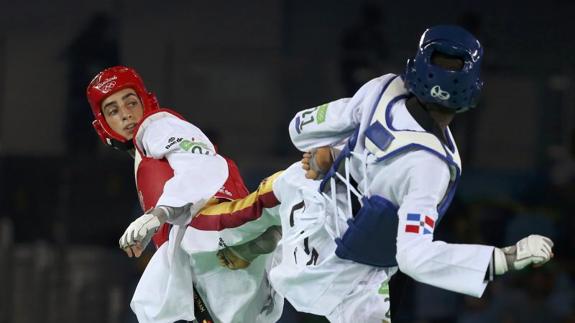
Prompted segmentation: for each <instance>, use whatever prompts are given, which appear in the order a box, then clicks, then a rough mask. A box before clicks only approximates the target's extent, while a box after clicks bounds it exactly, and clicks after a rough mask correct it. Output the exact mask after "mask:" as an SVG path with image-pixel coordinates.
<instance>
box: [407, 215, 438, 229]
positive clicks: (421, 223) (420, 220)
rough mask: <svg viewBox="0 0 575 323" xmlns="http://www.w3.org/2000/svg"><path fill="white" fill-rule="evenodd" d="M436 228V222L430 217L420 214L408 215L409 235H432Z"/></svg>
mask: <svg viewBox="0 0 575 323" xmlns="http://www.w3.org/2000/svg"><path fill="white" fill-rule="evenodd" d="M434 227H435V220H433V219H432V218H431V217H430V216H427V215H423V214H419V213H408V214H407V223H406V224H405V232H408V233H417V234H419V233H423V234H431V233H433V228H434Z"/></svg>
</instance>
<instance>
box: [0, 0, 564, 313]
mask: <svg viewBox="0 0 575 323" xmlns="http://www.w3.org/2000/svg"><path fill="white" fill-rule="evenodd" d="M573 12H575V2H573V1H568V0H548V1H545V2H531V1H523V2H516V1H513V2H512V1H495V0H484V1H472V0H466V1H456V0H451V1H417V0H413V1H408V2H400V1H365V0H353V1H352V0H340V1H329V0H315V1H304V0H267V1H265V0H253V1H196V0H173V1H163V2H160V1H151V0H139V1H133V0H100V1H88V0H75V1H65V0H51V1H40V0H20V1H7V0H2V1H0V210H1V212H0V323H8V322H10V323H12V322H13V323H28V322H45V323H52V322H59V323H67V322H71V323H72V322H74V323H75V322H82V323H90V322H108V323H120V322H135V318H134V316H133V315H132V314H131V312H130V310H129V306H128V304H129V299H130V297H131V294H132V292H133V290H134V288H135V285H136V283H137V280H138V277H139V275H140V274H141V272H142V270H143V268H144V267H145V263H146V259H141V260H138V261H134V260H133V259H128V258H127V257H125V256H124V255H123V254H122V252H121V251H120V250H119V249H118V248H117V240H118V238H119V237H120V235H121V234H122V232H123V231H124V229H125V227H126V226H127V225H128V224H129V223H130V222H131V221H132V220H133V219H134V218H135V217H137V216H139V215H140V214H141V211H140V210H139V205H138V202H137V196H136V190H135V188H134V180H133V170H132V167H133V166H132V165H133V162H132V160H131V158H130V157H128V156H127V155H126V154H124V153H121V152H118V151H112V150H111V149H108V148H106V147H104V146H103V145H102V144H101V143H100V142H99V140H98V138H97V136H96V134H95V132H94V131H93V130H92V128H91V124H90V123H91V120H92V118H91V113H90V109H89V106H88V104H87V102H86V100H85V96H84V93H85V88H86V85H87V83H88V82H89V81H90V79H91V78H92V77H93V76H94V75H95V74H96V73H97V72H98V71H100V70H101V69H103V68H105V67H108V66H111V65H115V64H124V65H128V66H131V67H134V68H136V69H137V70H138V71H139V72H140V74H141V75H142V77H143V78H144V80H145V81H146V83H147V86H148V88H149V89H151V90H153V91H154V92H155V93H156V94H157V96H158V98H159V100H160V103H161V104H162V106H165V107H170V108H173V109H175V110H176V111H178V112H180V113H181V114H183V115H184V116H185V117H186V118H187V119H188V120H190V121H191V122H193V123H194V124H196V125H197V126H199V127H200V128H201V129H204V130H206V132H207V133H208V135H209V136H210V138H212V140H213V141H215V142H216V143H217V144H218V146H219V148H220V151H221V152H222V153H223V154H225V155H227V156H229V157H231V158H233V159H235V160H236V162H237V163H238V165H239V167H240V170H241V172H242V174H243V176H244V177H245V180H246V183H247V184H248V186H249V187H250V189H253V188H255V187H256V185H257V183H258V182H259V181H260V180H261V179H262V178H263V177H265V176H267V175H269V174H271V173H273V172H275V171H276V170H278V169H282V168H285V167H286V166H288V165H289V164H291V163H292V162H294V161H295V160H297V159H298V158H299V156H300V155H299V153H298V152H297V151H296V150H295V149H294V148H293V147H292V145H291V143H290V141H289V137H288V133H287V125H288V123H289V121H290V119H291V117H292V116H293V115H294V114H295V112H296V111H299V110H302V109H304V108H310V107H314V106H317V105H320V104H322V103H325V102H328V101H332V100H335V99H338V98H341V97H346V96H351V95H352V94H353V93H354V92H355V90H357V89H358V88H359V86H360V85H361V84H363V83H364V82H366V81H368V80H369V79H371V78H373V77H377V76H379V75H381V74H385V73H402V72H403V69H404V66H405V62H406V60H407V58H409V57H412V56H413V55H414V54H415V50H416V48H417V43H418V41H419V36H420V35H421V33H422V32H423V31H424V30H425V28H426V27H428V26H431V25H435V24H444V23H451V24H459V25H461V26H463V27H465V28H466V29H468V30H469V31H471V32H472V33H474V34H475V35H476V36H477V37H478V38H479V39H480V40H481V42H482V43H483V45H484V47H485V60H484V68H483V78H484V80H485V87H484V93H483V96H482V101H481V104H480V106H479V107H478V108H477V109H475V110H473V111H471V112H468V113H466V114H463V115H459V116H458V117H457V118H456V120H455V123H454V124H453V126H452V128H453V129H454V132H455V134H456V138H457V141H458V144H459V148H460V151H461V154H462V158H463V163H464V167H463V177H462V182H461V184H460V187H459V191H458V193H457V195H456V200H455V202H454V203H453V204H452V207H451V209H450V210H449V212H448V214H447V216H446V217H445V220H444V222H442V225H441V226H440V227H439V229H438V231H437V238H438V239H442V240H445V241H449V242H462V243H484V244H492V245H497V246H505V245H510V244H512V243H514V242H515V241H516V240H518V239H519V238H521V237H523V236H525V235H528V234H530V233H539V234H545V235H547V236H549V237H551V238H553V240H554V241H555V258H554V259H553V261H552V262H551V263H550V264H548V265H546V266H545V267H544V268H541V269H539V270H525V271H522V272H519V273H513V274H510V275H507V276H505V277H504V278H503V279H498V280H497V281H496V282H494V283H492V284H491V285H490V286H489V287H488V289H487V291H486V293H485V295H484V296H483V298H481V299H475V298H470V297H465V296H461V295H458V294H454V293H450V292H445V291H442V290H439V289H436V288H432V287H429V286H426V285H422V284H418V283H415V282H413V281H412V280H410V279H407V278H406V277H405V276H403V277H402V276H399V275H398V276H397V277H396V278H394V282H393V285H392V313H393V315H394V322H395V323H396V322H417V323H443V322H446V323H449V322H454V323H455V322H457V323H479V322H503V323H517V322H534V323H535V322H546V323H554V322H559V323H567V322H575V301H574V300H575V288H574V286H575V282H574V279H575V254H574V251H575V234H574V232H575V217H574V216H573V214H572V210H573V208H574V206H575V132H574V128H575V83H574V80H575V55H574V54H573V53H574V52H575V41H574V40H573V36H572V32H573V31H574V30H575V21H574V19H573ZM281 322H284V323H291V322H294V323H298V322H325V320H324V319H322V318H318V317H313V316H311V315H304V314H301V313H297V312H295V311H294V310H293V309H290V307H289V306H287V307H286V310H285V312H284V317H283V318H282V321H281Z"/></svg>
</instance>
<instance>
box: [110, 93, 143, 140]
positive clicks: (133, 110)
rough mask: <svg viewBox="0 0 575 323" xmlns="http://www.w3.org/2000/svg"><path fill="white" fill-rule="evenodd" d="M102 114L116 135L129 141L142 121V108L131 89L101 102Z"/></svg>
mask: <svg viewBox="0 0 575 323" xmlns="http://www.w3.org/2000/svg"><path fill="white" fill-rule="evenodd" d="M101 109H102V114H104V118H105V119H106V122H107V123H108V126H110V128H112V130H114V131H115V132H116V133H118V134H119V135H121V136H122V137H124V138H126V139H128V140H130V139H132V138H133V137H134V130H135V129H136V125H137V124H138V123H139V122H140V120H142V116H143V115H144V107H143V106H142V102H141V101H140V98H139V97H138V95H136V92H135V91H134V90H133V89H130V88H128V89H123V90H120V91H118V92H116V93H114V94H112V95H110V96H109V97H107V98H106V99H104V101H102V106H101Z"/></svg>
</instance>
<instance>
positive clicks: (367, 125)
mask: <svg viewBox="0 0 575 323" xmlns="http://www.w3.org/2000/svg"><path fill="white" fill-rule="evenodd" d="M482 57H483V49H482V47H481V44H480V43H479V41H478V40H477V39H476V38H475V37H474V36H473V35H472V34H470V33H469V32H467V31H466V30H464V29H462V28H460V27H457V26H436V27H432V28H429V29H428V30H426V31H425V33H424V34H423V35H422V37H421V41H420V43H419V47H418V50H417V53H416V55H415V57H414V58H413V59H410V60H408V62H407V69H406V72H405V74H404V75H394V74H386V75H383V76H381V77H378V78H376V79H373V80H371V81H370V82H368V83H366V84H365V85H364V86H363V87H361V88H360V89H359V90H358V91H357V93H356V94H355V95H354V96H353V97H351V98H345V99H340V100H336V101H332V102H330V103H327V104H323V105H321V106H318V107H315V108H311V109H307V110H303V111H301V112H299V113H297V115H296V116H295V117H294V119H293V120H292V122H291V123H290V127H289V130H290V135H291V139H292V141H293V143H294V145H295V146H296V147H297V148H298V149H300V150H301V151H302V152H305V153H304V159H303V161H302V162H303V168H304V170H305V171H306V177H308V178H312V179H318V178H323V181H322V182H321V185H319V186H320V192H321V194H322V197H323V198H324V199H325V200H327V201H329V202H328V203H327V204H328V206H327V210H328V211H329V212H330V215H329V216H327V217H325V218H322V217H321V216H322V215H321V212H315V213H314V211H313V209H314V207H313V205H310V203H311V202H310V201H295V200H294V201H292V202H293V203H292V204H293V208H292V212H291V214H290V219H289V220H290V223H289V225H285V226H284V229H283V232H284V233H283V241H284V242H283V255H284V257H283V259H282V263H281V264H280V265H279V266H276V267H275V268H274V269H273V270H272V273H271V275H270V276H271V281H272V284H273V285H274V287H275V288H276V289H277V290H278V292H280V294H286V295H287V294H289V293H292V294H294V293H295V292H294V291H293V288H295V287H294V286H297V284H294V283H293V282H297V281H298V280H302V281H303V280H305V279H302V277H301V276H302V275H303V273H305V272H307V271H306V270H307V269H306V268H310V266H318V267H320V268H321V266H322V265H323V264H324V263H325V262H326V261H332V262H333V264H332V266H336V264H341V265H343V264H345V261H347V260H353V261H355V262H356V263H362V264H366V265H370V266H371V267H373V268H381V271H378V272H377V274H375V272H374V274H373V275H372V276H370V277H368V276H367V275H362V276H361V277H360V275H358V274H357V271H355V272H349V277H345V276H343V275H342V274H341V272H336V271H335V270H331V271H329V270H327V269H329V268H330V267H326V266H324V267H323V268H326V270H325V272H323V276H321V277H322V278H321V283H318V286H321V287H322V288H325V289H326V290H329V287H325V286H331V285H333V284H335V283H336V282H338V281H345V282H346V283H349V285H350V286H351V287H350V288H349V290H346V291H344V290H339V291H338V292H339V293H332V294H333V295H329V296H326V295H328V294H329V293H324V294H323V295H324V296H322V297H323V298H321V300H322V301H321V302H320V301H317V302H315V303H317V304H321V306H317V307H313V306H314V302H313V301H311V300H309V299H306V298H305V296H306V295H308V294H309V293H310V292H309V289H308V292H307V294H306V293H305V291H303V290H302V292H301V294H302V295H301V296H300V297H301V299H304V300H306V302H298V301H297V297H292V298H290V297H289V295H288V297H287V298H288V300H289V301H290V303H292V304H293V305H294V306H295V307H296V308H299V309H303V310H306V311H311V312H314V311H315V312H318V313H319V312H321V311H324V313H325V312H326V311H327V312H328V313H329V315H327V316H328V318H330V320H332V321H336V318H337V317H338V315H339V317H342V318H343V319H342V322H344V321H346V320H353V319H354V317H351V316H354V315H364V317H362V319H361V320H357V321H362V322H370V321H377V319H379V320H381V317H376V316H377V315H378V314H377V313H376V312H373V313H369V311H366V310H363V311H362V312H361V313H359V314H358V312H354V311H353V310H352V309H351V308H354V306H355V307H357V306H356V305H357V304H365V303H366V302H373V305H374V306H377V304H378V301H377V300H376V299H374V298H373V297H370V296H369V295H368V294H365V291H366V290H370V289H373V290H374V291H373V293H377V292H378V291H379V293H380V294H381V298H382V299H384V298H386V297H387V294H386V293H387V292H388V289H387V288H385V287H386V284H387V281H388V280H389V278H390V277H391V276H392V275H393V274H394V273H395V272H396V270H397V269H399V270H401V271H402V272H404V273H405V274H407V275H409V276H411V277H412V278H414V279H415V280H417V281H420V282H424V283H426V284H429V285H433V286H436V287H440V288H444V289H447V290H451V291H455V292H459V293H463V294H467V295H472V296H476V297H480V296H481V295H482V294H483V292H484V290H485V288H486V286H487V284H488V282H489V281H491V280H492V279H493V277H494V276H495V275H501V274H504V273H505V272H507V271H509V270H519V269H522V268H525V267H527V266H530V265H542V264H544V263H545V262H547V261H549V260H550V258H551V257H552V256H553V252H552V247H553V242H552V241H551V240H550V239H548V238H546V237H542V236H539V235H530V236H528V237H526V238H524V239H522V240H520V241H519V242H517V244H516V245H514V246H509V247H505V248H497V247H493V246H487V245H470V244H449V243H445V242H442V241H437V240H434V239H433V233H434V231H435V229H436V227H437V226H438V224H439V223H440V221H441V218H442V216H443V215H444V213H445V211H446V210H447V208H448V206H449V204H450V202H451V200H452V197H453V195H454V192H455V189H456V187H457V183H458V181H459V178H460V175H461V160H460V157H459V152H458V149H457V146H456V144H455V141H454V139H453V136H452V134H451V131H450V129H449V124H450V122H451V121H452V119H453V117H454V116H455V114H457V113H460V112H463V111H466V110H469V109H471V108H473V107H475V106H476V104H477V101H478V97H479V94H480V92H481V88H482V81H481V78H480V66H481V61H482ZM332 162H333V165H332V166H331V168H328V167H325V166H323V167H322V165H325V164H331V163H332ZM289 171H290V170H289V169H288V170H287V171H286V172H289ZM296 175H297V174H296ZM284 177H287V175H284ZM280 195H281V194H280ZM357 202H359V203H357ZM289 203H291V202H290V201H287V200H285V199H283V200H282V205H283V206H284V207H287V206H286V205H287V204H289ZM320 204H321V203H320ZM315 209H316V210H317V209H318V208H317V207H316V208H315ZM298 223H303V224H305V225H303V224H302V228H305V229H301V230H300V229H298V230H295V229H294V230H286V228H285V227H288V228H289V227H297V226H298ZM304 231H305V232H304ZM324 231H325V232H326V234H323V235H322V232H324ZM330 236H335V242H333V241H332V242H330ZM298 237H299V238H298ZM303 237H305V239H303ZM330 245H334V247H333V248H331V247H330ZM330 248H331V249H335V253H336V254H337V256H339V259H340V260H341V261H342V262H340V263H338V262H337V261H336V260H334V259H333V258H330V257H329V256H328V255H329V250H331V249H330ZM324 250H326V251H327V252H324ZM312 251H314V252H315V257H311V258H310V260H309V261H307V262H306V261H302V259H301V257H300V259H299V262H298V257H297V255H298V254H299V253H302V255H304V254H303V253H304V252H305V253H306V254H307V255H311V256H314V253H313V252H312ZM292 254H293V256H290V255H292ZM306 260H307V259H306ZM274 271H275V272H274ZM316 272H317V271H316ZM382 272H383V274H382ZM310 273H311V271H310ZM330 275H331V276H330ZM312 276H313V275H311V274H310V277H308V278H309V279H308V280H311V279H312ZM316 276H317V275H316ZM326 277H333V279H329V278H326ZM316 279H317V278H316ZM290 283H291V285H290ZM329 284H331V285H329ZM380 284H381V286H382V288H381V289H377V287H379V286H380ZM374 286H375V287H374ZM318 288H319V287H318ZM361 293H364V295H366V296H365V297H364V296H357V295H360V294H361ZM337 294H339V295H337ZM354 295H355V296H354ZM346 297H347V298H350V297H357V299H356V301H355V305H354V304H353V303H350V302H347V304H348V305H349V306H348V307H342V305H341V304H343V303H338V302H341V301H342V300H343V299H344V298H346ZM362 297H364V298H362ZM318 299H319V298H318ZM387 299H388V297H387ZM380 303H383V302H380ZM336 304H339V305H336ZM330 306H331V307H330ZM364 308H365V306H364ZM387 314H388V317H387V318H389V313H387ZM349 315H351V316H350V317H348V316H349ZM365 315H371V316H369V317H367V316H365ZM355 318H357V317H355Z"/></svg>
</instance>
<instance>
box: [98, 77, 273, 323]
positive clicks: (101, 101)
mask: <svg viewBox="0 0 575 323" xmlns="http://www.w3.org/2000/svg"><path fill="white" fill-rule="evenodd" d="M87 97H88V101H89V103H90V106H91V108H92V112H93V114H94V118H95V120H94V121H93V126H94V128H95V130H96V132H97V133H98V135H99V136H100V138H101V139H102V141H103V142H104V143H105V144H107V145H109V146H112V147H114V148H116V149H120V150H125V151H127V152H129V153H130V154H131V155H132V156H133V157H134V159H135V165H134V166H135V175H136V186H137V189H138V196H139V198H140V203H141V205H142V208H143V210H145V211H146V212H145V213H144V214H143V215H142V216H140V217H139V218H138V219H136V220H135V221H134V222H132V223H131V224H130V225H129V226H128V228H127V229H126V231H125V233H124V234H123V235H122V237H121V238H120V247H121V248H122V249H123V250H124V251H125V252H126V253H127V254H128V256H130V257H131V256H132V255H134V256H136V257H139V256H140V255H141V253H142V251H143V250H144V248H145V247H146V245H147V244H148V243H149V242H150V240H151V239H152V238H153V239H154V242H155V244H156V247H158V248H159V249H158V251H157V252H156V254H155V255H154V257H153V258H152V260H151V261H150V264H149V265H148V268H147V269H146V272H145V273H144V275H143V276H142V279H141V280H140V284H139V285H138V288H137V289H136V293H135V295H134V298H133V300H132V308H133V309H134V312H136V315H137V316H138V319H139V321H140V322H160V321H162V322H163V321H166V322H173V321H177V320H192V319H193V318H194V317H195V318H197V319H198V320H199V321H202V320H203V319H206V321H208V322H209V320H212V317H213V319H215V320H216V321H218V322H248V321H250V322H259V321H260V320H263V322H265V321H272V320H275V319H277V318H278V317H279V315H280V314H281V306H279V305H278V306H275V310H273V308H274V306H272V305H273V304H275V303H276V302H281V300H279V301H278V300H277V299H275V298H274V296H275V295H273V294H271V290H270V288H269V284H268V283H267V280H266V277H265V268H266V264H267V263H268V262H267V260H266V258H267V256H264V257H259V258H262V259H255V261H254V262H253V263H252V265H250V266H249V267H247V266H248V265H249V262H250V261H253V260H254V258H255V257H254V256H257V255H251V256H252V257H251V258H250V259H249V260H248V261H246V262H243V263H242V261H241V259H236V260H239V261H236V262H234V265H238V264H239V266H243V267H247V268H245V270H241V271H240V270H237V271H230V270H228V269H226V268H223V267H221V266H220V265H219V264H218V261H219V260H218V258H217V257H216V255H215V254H213V255H211V256H210V255H208V258H205V259H203V258H201V259H199V260H198V259H195V258H193V257H191V256H189V255H188V254H186V253H185V252H184V251H183V250H182V248H180V244H181V243H182V241H185V242H186V243H191V244H194V243H196V242H195V241H194V239H193V237H190V236H189V234H186V228H187V227H188V226H194V227H195V228H197V229H200V230H211V231H218V230H221V229H224V228H233V227H238V226H241V225H242V224H243V223H245V222H247V221H250V220H253V219H254V218H257V217H258V216H259V214H260V213H261V210H262V208H266V207H267V208H269V207H273V206H275V205H277V204H278V203H279V202H278V201H277V199H276V198H275V196H274V195H273V192H272V191H271V184H270V183H267V185H263V184H262V185H261V186H260V188H259V189H258V190H257V191H256V192H254V193H252V194H250V195H248V191H247V189H246V187H245V185H244V183H243V180H242V178H241V176H240V174H239V171H238V169H237V167H236V165H235V163H234V162H233V161H232V160H230V159H226V158H224V157H222V156H221V155H219V154H218V153H217V152H216V149H215V147H214V145H213V144H212V143H211V142H210V140H209V139H208V138H207V137H206V135H204V133H203V132H202V131H201V130H200V129H199V128H197V127H196V126H194V125H193V124H191V123H189V122H187V121H185V120H184V119H183V118H182V117H181V116H180V115H179V114H177V113H175V112H173V111H171V110H168V109H161V108H160V107H159V105H158V101H157V100H156V97H155V96H154V95H153V94H152V93H151V92H148V90H147V89H146V87H145V86H144V83H143V81H142V79H141V78H140V76H139V75H138V74H137V73H136V71H134V70H133V69H131V68H128V67H124V66H116V67H111V68H108V69H106V70H104V71H102V72H100V73H99V74H98V75H96V77H94V79H93V80H92V81H91V82H90V84H89V85H88V88H87ZM239 198H244V199H243V200H241V201H240V202H233V203H232V202H224V204H221V202H222V201H232V200H236V199H239ZM216 205H217V206H219V207H218V208H214V207H213V206H216ZM200 210H202V211H203V210H211V211H206V212H205V215H202V214H198V213H199V212H200ZM200 213H201V212H200ZM208 214H209V215H208ZM246 215H248V216H246ZM280 235H281V234H278V232H277V231H274V230H273V229H272V230H269V231H266V232H264V234H263V235H261V236H260V237H263V238H264V239H265V240H266V243H267V245H266V246H269V247H266V248H264V249H261V248H260V249H258V252H260V251H261V253H262V254H264V253H269V252H271V251H272V250H273V248H275V244H276V243H277V240H279V236H280ZM168 237H170V241H172V240H173V242H172V243H170V244H167V243H166V244H164V242H166V241H168ZM270 241H271V243H269V242H270ZM258 254H259V253H258ZM226 255H227V256H233V255H234V254H233V253H226ZM221 258H222V257H221V256H220V261H221ZM192 265H193V266H194V272H192V269H191V266H192ZM230 267H233V266H230ZM194 276H195V278H194V283H195V285H196V287H197V292H196V293H193V292H192V291H193V288H192V277H194ZM233 282H235V283H241V284H242V288H241V289H240V290H237V288H236V287H237V285H235V284H234V283H233ZM234 288H236V289H234ZM226 291H227V293H228V294H234V302H233V304H232V303H227V304H226V306H222V305H221V304H223V303H220V302H219V299H221V297H218V295H220V293H224V294H226ZM194 294H195V295H194ZM198 294H199V295H201V298H203V299H206V300H207V302H206V304H203V303H202V304H201V305H200V306H198V304H197V303H196V304H195V305H196V312H195V314H194V311H193V308H194V306H193V305H191V304H193V302H194V299H195V297H194V296H197V295H198ZM266 295H267V296H266ZM196 299H197V297H196ZM270 300H271V303H272V305H270ZM264 306H265V307H266V308H267V310H266V311H267V312H266V313H265V314H261V313H260V309H261V308H263V307H264ZM270 306H271V309H272V310H269V309H270ZM206 307H207V311H206ZM268 310H269V311H268ZM199 312H204V313H199ZM208 312H209V313H210V314H211V316H212V317H210V316H209V315H208V316H203V315H204V314H207V313H208Z"/></svg>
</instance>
